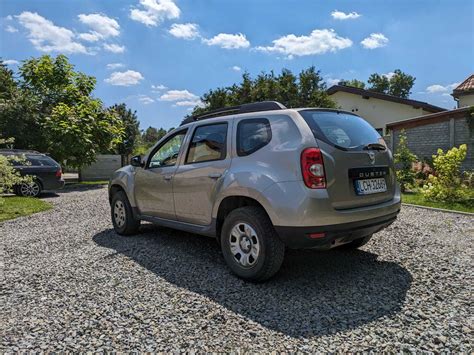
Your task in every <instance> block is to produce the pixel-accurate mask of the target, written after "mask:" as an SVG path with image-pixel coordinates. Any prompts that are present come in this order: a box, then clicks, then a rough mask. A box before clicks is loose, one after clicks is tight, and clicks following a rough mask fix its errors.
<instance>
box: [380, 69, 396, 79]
mask: <svg viewBox="0 0 474 355" xmlns="http://www.w3.org/2000/svg"><path fill="white" fill-rule="evenodd" d="M382 75H383V76H385V77H386V78H387V79H388V80H390V79H392V77H393V76H394V75H395V73H394V72H393V71H391V72H388V73H387V74H382Z"/></svg>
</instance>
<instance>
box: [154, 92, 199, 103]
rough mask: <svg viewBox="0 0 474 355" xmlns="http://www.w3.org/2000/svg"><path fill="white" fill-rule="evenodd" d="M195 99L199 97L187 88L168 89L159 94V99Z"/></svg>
mask: <svg viewBox="0 0 474 355" xmlns="http://www.w3.org/2000/svg"><path fill="white" fill-rule="evenodd" d="M197 99H199V96H197V95H194V94H193V93H191V92H189V91H188V90H168V91H167V92H166V93H165V94H163V95H161V96H160V101H195V100H197Z"/></svg>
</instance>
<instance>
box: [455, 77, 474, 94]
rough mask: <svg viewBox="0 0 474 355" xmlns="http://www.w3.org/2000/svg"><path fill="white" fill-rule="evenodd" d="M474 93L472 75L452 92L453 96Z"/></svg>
mask: <svg viewBox="0 0 474 355" xmlns="http://www.w3.org/2000/svg"><path fill="white" fill-rule="evenodd" d="M470 92H474V74H472V75H471V76H470V77H468V78H467V79H466V80H464V81H463V82H462V83H461V84H459V85H458V86H457V88H455V89H454V90H453V96H456V95H462V94H466V93H470Z"/></svg>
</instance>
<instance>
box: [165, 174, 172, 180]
mask: <svg viewBox="0 0 474 355" xmlns="http://www.w3.org/2000/svg"><path fill="white" fill-rule="evenodd" d="M172 177H173V175H165V176H163V179H165V180H168V181H169V180H171V178H172Z"/></svg>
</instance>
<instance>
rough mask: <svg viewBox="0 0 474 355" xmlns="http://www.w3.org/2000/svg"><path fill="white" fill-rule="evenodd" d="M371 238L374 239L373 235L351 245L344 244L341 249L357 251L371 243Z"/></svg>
mask: <svg viewBox="0 0 474 355" xmlns="http://www.w3.org/2000/svg"><path fill="white" fill-rule="evenodd" d="M371 238H372V234H371V235H368V236H366V237H362V238H359V239H356V240H353V241H352V242H350V243H347V244H343V245H341V246H340V247H339V248H341V249H357V248H360V247H361V246H363V245H366V244H367V243H368V242H369V241H370V239H371Z"/></svg>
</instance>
